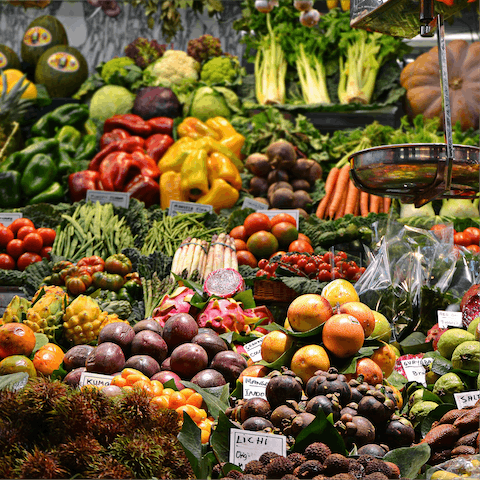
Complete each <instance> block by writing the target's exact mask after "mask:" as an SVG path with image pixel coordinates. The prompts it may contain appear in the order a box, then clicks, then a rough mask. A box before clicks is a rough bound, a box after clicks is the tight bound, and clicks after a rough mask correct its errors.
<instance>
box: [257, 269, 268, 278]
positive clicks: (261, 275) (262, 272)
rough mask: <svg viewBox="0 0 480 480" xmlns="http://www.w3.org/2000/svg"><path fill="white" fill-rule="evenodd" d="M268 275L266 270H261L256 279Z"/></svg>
mask: <svg viewBox="0 0 480 480" xmlns="http://www.w3.org/2000/svg"><path fill="white" fill-rule="evenodd" d="M266 275H267V272H266V271H265V270H259V271H258V272H257V273H256V274H255V276H256V277H265V276H266Z"/></svg>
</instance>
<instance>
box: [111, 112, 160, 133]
mask: <svg viewBox="0 0 480 480" xmlns="http://www.w3.org/2000/svg"><path fill="white" fill-rule="evenodd" d="M115 128H122V129H124V130H127V132H130V133H132V134H133V135H139V136H141V137H148V136H149V135H150V134H151V133H152V127H151V126H150V125H149V124H148V123H147V122H146V121H145V120H144V119H143V118H142V117H140V116H138V115H134V114H132V113H126V114H124V115H114V116H113V117H110V118H108V119H107V120H105V123H104V124H103V133H109V132H111V131H112V130H114V129H115Z"/></svg>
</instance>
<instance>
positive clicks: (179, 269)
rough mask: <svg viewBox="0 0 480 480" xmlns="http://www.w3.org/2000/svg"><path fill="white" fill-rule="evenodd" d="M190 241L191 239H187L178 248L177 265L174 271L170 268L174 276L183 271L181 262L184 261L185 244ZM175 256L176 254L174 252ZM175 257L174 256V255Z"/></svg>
mask: <svg viewBox="0 0 480 480" xmlns="http://www.w3.org/2000/svg"><path fill="white" fill-rule="evenodd" d="M191 239H192V237H187V238H186V239H185V240H184V241H183V242H182V243H181V244H180V246H179V247H178V249H177V251H179V254H178V259H177V263H176V265H175V269H173V268H172V272H173V273H175V274H176V275H180V274H181V273H182V269H183V262H184V261H185V251H186V244H187V243H188V242H189V241H190V240H191ZM175 254H176V252H175ZM174 256H175V255H174Z"/></svg>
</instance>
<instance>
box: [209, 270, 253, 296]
mask: <svg viewBox="0 0 480 480" xmlns="http://www.w3.org/2000/svg"><path fill="white" fill-rule="evenodd" d="M203 290H204V292H205V293H206V294H207V295H208V296H209V297H211V296H213V295H215V296H216V297H220V298H229V297H233V296H234V295H236V294H237V293H238V292H243V290H245V281H244V280H243V277H242V276H241V275H240V273H238V270H235V269H234V268H219V269H218V270H214V271H213V272H210V273H209V274H208V276H207V279H206V280H205V283H204V285H203Z"/></svg>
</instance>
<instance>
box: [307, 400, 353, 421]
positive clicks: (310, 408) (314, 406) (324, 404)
mask: <svg viewBox="0 0 480 480" xmlns="http://www.w3.org/2000/svg"><path fill="white" fill-rule="evenodd" d="M332 400H333V401H332ZM318 410H322V412H323V413H324V414H325V416H328V415H330V414H332V415H333V419H334V420H338V418H339V416H340V415H339V411H340V405H339V403H338V399H337V398H335V397H334V398H328V397H327V396H325V395H316V396H315V397H313V398H311V399H310V400H309V401H308V403H307V406H306V408H305V411H306V412H308V413H313V414H314V415H316V414H317V412H318ZM355 413H356V412H355Z"/></svg>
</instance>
